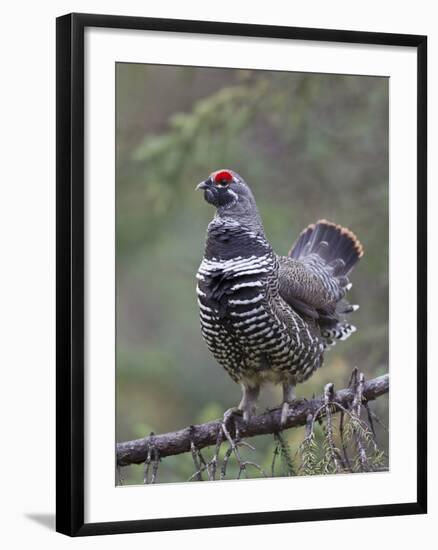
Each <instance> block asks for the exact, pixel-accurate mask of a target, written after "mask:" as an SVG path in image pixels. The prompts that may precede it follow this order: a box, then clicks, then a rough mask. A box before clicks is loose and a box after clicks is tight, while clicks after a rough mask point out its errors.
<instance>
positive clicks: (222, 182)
mask: <svg viewBox="0 0 438 550" xmlns="http://www.w3.org/2000/svg"><path fill="white" fill-rule="evenodd" d="M232 181H233V176H232V174H231V173H230V172H227V171H226V170H222V171H221V172H218V173H217V174H216V175H215V176H214V183H215V184H216V185H219V186H220V187H226V186H227V185H229V184H230V183H232Z"/></svg>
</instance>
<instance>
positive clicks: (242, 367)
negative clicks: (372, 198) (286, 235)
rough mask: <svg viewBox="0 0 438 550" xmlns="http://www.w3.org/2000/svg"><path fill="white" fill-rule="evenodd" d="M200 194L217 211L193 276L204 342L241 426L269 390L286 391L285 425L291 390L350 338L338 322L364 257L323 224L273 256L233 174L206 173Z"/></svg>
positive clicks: (344, 235) (338, 230)
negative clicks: (234, 388) (231, 392)
mask: <svg viewBox="0 0 438 550" xmlns="http://www.w3.org/2000/svg"><path fill="white" fill-rule="evenodd" d="M197 189H202V190H203V191H204V198H205V200H206V201H207V202H208V203H210V204H212V205H214V206H215V207H216V213H215V216H214V218H213V220H212V221H211V222H210V224H209V226H208V232H207V240H206V245H205V253H204V258H203V260H202V263H201V265H200V267H199V270H198V273H197V279H198V286H197V294H198V303H199V314H200V322H201V332H202V335H203V337H204V340H205V342H206V344H207V346H208V348H209V350H210V351H211V353H212V354H213V355H214V357H215V358H216V360H217V361H218V362H219V363H220V364H221V365H222V366H223V367H224V368H225V369H226V371H227V372H228V374H229V375H230V376H231V378H232V379H233V380H234V381H235V382H238V383H239V384H240V385H241V387H242V400H241V402H240V404H239V406H238V410H240V411H242V412H243V416H244V419H245V420H248V419H249V418H250V416H251V415H252V414H253V413H254V412H255V406H256V402H257V397H258V394H259V390H260V386H261V385H262V384H264V383H265V382H273V383H275V384H282V387H283V407H282V415H281V422H282V424H284V423H285V421H286V419H287V414H288V403H289V402H290V401H292V400H293V399H294V397H295V386H296V384H297V383H300V382H304V381H305V380H307V378H309V376H311V374H312V373H313V372H314V371H315V370H316V369H317V368H319V367H320V366H321V365H322V363H323V354H324V351H325V350H326V349H327V348H328V347H330V346H332V345H334V344H335V343H336V341H337V340H345V339H346V338H348V337H349V336H350V335H351V334H352V333H353V332H354V331H355V330H356V328H355V327H354V326H353V325H351V324H349V323H348V322H346V321H345V319H344V315H345V314H348V313H351V312H352V311H355V310H356V309H357V308H358V306H353V305H350V304H349V303H348V302H347V301H346V300H345V295H346V292H347V291H348V290H349V289H350V288H351V283H350V282H349V280H348V277H347V275H348V274H349V273H350V272H351V270H352V269H353V267H354V266H355V264H356V263H357V261H358V260H359V258H360V257H361V256H362V255H363V247H362V245H361V243H360V242H359V240H358V239H357V238H356V236H355V235H354V234H353V233H352V232H351V231H350V230H349V229H346V228H344V227H341V226H340V225H336V224H334V223H331V222H328V221H326V220H320V221H318V222H317V223H316V224H312V225H309V226H308V227H307V228H306V229H304V231H302V233H301V234H300V236H299V237H298V239H297V241H296V242H295V244H294V245H293V246H292V248H291V250H290V252H289V254H288V255H287V256H279V255H277V254H276V253H275V252H274V251H273V249H272V247H271V245H270V244H269V242H268V241H267V239H266V237H265V233H264V230H263V225H262V221H261V218H260V215H259V212H258V210H257V205H256V202H255V199H254V196H253V194H252V192H251V190H250V188H249V185H248V184H247V183H246V182H245V181H244V180H243V178H242V177H241V176H239V174H237V173H236V172H234V171H233V170H219V171H216V172H213V173H212V174H211V175H210V176H209V177H208V178H207V179H206V180H205V181H203V182H201V183H200V184H199V185H198V186H197Z"/></svg>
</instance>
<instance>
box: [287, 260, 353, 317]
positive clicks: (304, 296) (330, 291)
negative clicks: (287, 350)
mask: <svg viewBox="0 0 438 550" xmlns="http://www.w3.org/2000/svg"><path fill="white" fill-rule="evenodd" d="M278 259H279V264H280V268H279V272H278V280H279V291H280V296H281V297H282V298H283V300H284V301H285V302H287V303H288V304H289V305H290V306H291V307H292V308H293V309H295V310H297V311H298V312H299V313H302V314H304V315H306V316H307V317H311V318H313V319H319V318H320V316H321V315H324V316H326V315H330V314H332V313H334V311H335V308H336V303H337V302H338V301H339V300H340V299H341V298H342V297H343V295H344V294H345V292H344V291H343V290H342V289H341V288H340V286H339V284H338V283H337V281H336V280H335V279H334V278H333V277H332V276H331V275H330V273H329V272H328V270H327V269H325V265H324V262H323V261H321V262H320V263H319V262H315V261H314V262H313V263H312V264H311V265H308V264H307V263H305V262H303V261H302V260H296V259H293V258H289V257H284V256H279V258H278ZM317 264H318V265H317Z"/></svg>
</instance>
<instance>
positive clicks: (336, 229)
mask: <svg viewBox="0 0 438 550" xmlns="http://www.w3.org/2000/svg"><path fill="white" fill-rule="evenodd" d="M363 252H364V250H363V246H362V244H361V243H360V241H359V239H358V238H357V237H356V235H355V234H354V233H353V232H352V231H350V229H347V228H346V227H342V226H341V225H337V224H335V223H332V222H329V221H327V220H319V221H318V222H316V224H312V225H309V226H308V227H306V228H305V229H304V231H302V233H301V235H300V236H299V237H298V239H297V241H296V242H295V244H294V245H293V246H292V248H291V250H290V252H289V256H290V257H291V258H295V259H298V258H304V257H306V256H309V255H311V254H316V255H318V256H319V257H321V258H322V259H323V260H324V261H325V262H326V264H327V265H328V266H329V267H330V268H331V269H332V271H333V274H334V275H335V276H346V275H348V273H349V272H350V271H351V270H352V269H353V267H354V266H355V265H356V263H357V262H358V261H359V259H360V258H361V257H362V256H363Z"/></svg>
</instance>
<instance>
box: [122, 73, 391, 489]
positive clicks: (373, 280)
mask: <svg viewBox="0 0 438 550" xmlns="http://www.w3.org/2000/svg"><path fill="white" fill-rule="evenodd" d="M116 86H117V111H116V119H117V120H116V124H117V186H116V193H117V419H116V420H117V433H116V437H117V441H126V440H130V439H135V438H141V437H145V436H147V435H149V434H150V432H155V433H162V432H167V431H174V430H176V429H180V428H183V427H185V426H187V425H190V424H197V423H201V422H205V421H207V420H213V419H215V418H219V417H221V416H222V414H223V412H224V411H225V410H226V409H228V408H229V407H232V406H234V405H236V404H237V403H238V402H239V400H240V388H239V386H238V385H236V384H235V383H234V382H232V381H231V379H230V378H229V376H228V375H227V374H226V373H225V371H224V370H223V369H222V368H221V367H220V366H219V365H218V364H216V362H215V361H214V359H213V358H212V357H211V355H210V353H209V352H208V350H207V348H206V346H205V344H204V342H203V340H202V338H201V334H200V330H199V320H198V308H197V302H196V294H195V286H196V280H195V273H196V271H197V268H198V266H199V263H200V261H201V258H202V255H203V247H204V240H205V234H206V228H207V224H208V223H209V221H210V219H211V218H212V216H213V209H212V207H211V206H210V205H207V204H206V203H205V202H204V200H203V197H202V194H201V193H199V192H195V186H196V184H197V183H198V182H199V181H201V180H202V179H205V178H206V177H207V176H208V175H209V174H210V172H212V171H213V170H216V169H218V168H232V169H233V170H236V171H237V172H238V173H240V174H241V175H242V176H243V177H244V178H245V179H246V180H247V181H248V182H249V184H250V185H251V188H252V190H253V192H254V194H255V196H256V200H257V204H258V206H259V209H260V212H261V215H262V218H263V221H264V226H265V231H266V236H267V238H268V239H269V240H270V242H271V244H272V245H273V247H274V249H275V250H276V251H277V252H278V253H280V254H286V253H287V251H288V250H289V248H290V246H291V244H292V243H293V242H294V240H295V238H296V237H297V235H298V233H299V232H300V231H301V229H302V228H303V227H305V226H306V225H307V224H309V223H311V222H314V221H315V220H317V219H319V218H327V219H329V220H332V221H335V222H337V223H340V224H342V225H345V226H348V227H350V228H351V229H352V230H353V231H354V232H355V233H356V234H357V235H358V236H359V238H360V240H361V241H362V243H363V245H364V247H365V255H364V258H363V259H362V260H361V262H360V263H359V264H358V266H357V267H356V269H355V271H354V273H353V275H352V277H351V280H352V282H353V289H352V290H351V292H350V295H349V296H350V298H351V302H352V303H358V304H360V306H361V308H360V310H359V311H358V312H356V313H355V314H354V319H352V322H353V323H354V324H355V325H356V326H357V327H358V332H357V333H356V334H354V335H353V336H352V337H351V338H350V339H349V340H348V341H346V342H343V343H340V344H338V345H337V346H336V347H335V348H334V349H333V350H332V351H330V352H329V353H327V354H326V360H325V365H324V367H323V368H322V369H320V370H319V371H318V372H317V373H315V374H314V375H313V377H312V378H311V379H310V380H309V381H307V382H306V383H305V384H303V385H299V386H298V388H297V394H298V396H304V397H310V396H312V394H316V395H319V394H321V393H322V390H323V387H324V384H326V383H327V382H334V383H335V388H338V389H340V388H342V387H345V386H346V385H347V383H348V379H349V376H350V373H351V370H352V368H353V367H354V366H357V367H358V368H359V370H361V371H362V372H364V373H365V375H366V377H367V378H372V377H374V376H378V375H380V374H383V373H385V372H387V371H388V80H387V79H386V78H381V77H363V76H344V75H326V74H308V73H286V72H268V71H249V70H237V69H215V68H196V67H173V66H155V65H142V64H125V63H118V64H117V66H116ZM280 401H281V397H280V391H279V388H274V387H268V388H265V390H264V391H263V392H262V396H261V400H260V407H259V411H263V410H264V408H266V407H267V406H275V405H278V404H279V403H280ZM372 408H373V410H374V411H375V412H376V413H377V414H378V415H379V416H380V418H381V419H382V421H383V423H384V424H385V425H387V424H388V397H387V396H383V397H381V398H379V400H378V401H377V402H376V403H374V404H372ZM376 429H377V441H378V444H379V446H380V448H381V449H382V450H384V451H385V452H386V453H387V452H388V433H387V431H386V430H385V429H383V428H382V427H381V426H380V425H377V426H376ZM317 435H318V434H317ZM285 437H286V438H287V440H288V442H289V444H290V447H291V450H292V452H295V451H296V449H297V447H298V445H299V444H300V443H301V441H302V440H303V438H304V428H303V429H291V430H289V431H286V432H285ZM251 443H253V444H254V445H255V446H256V449H257V450H256V452H255V453H253V454H252V455H251V458H250V460H255V461H256V462H258V463H259V464H261V465H262V466H267V469H268V470H269V464H270V463H271V460H272V452H273V448H274V441H273V437H271V436H263V437H258V438H254V439H253V440H252V441H251ZM193 471H194V468H193V462H192V458H191V456H190V453H187V454H186V455H180V456H176V457H168V458H166V459H164V460H163V461H162V463H161V464H160V467H159V471H158V479H157V482H176V481H187V479H188V478H189V477H190V475H191V474H193ZM255 475H257V472H256V473H255ZM123 478H124V484H130V483H142V481H143V467H142V466H130V467H127V468H125V469H124V471H123Z"/></svg>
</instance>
